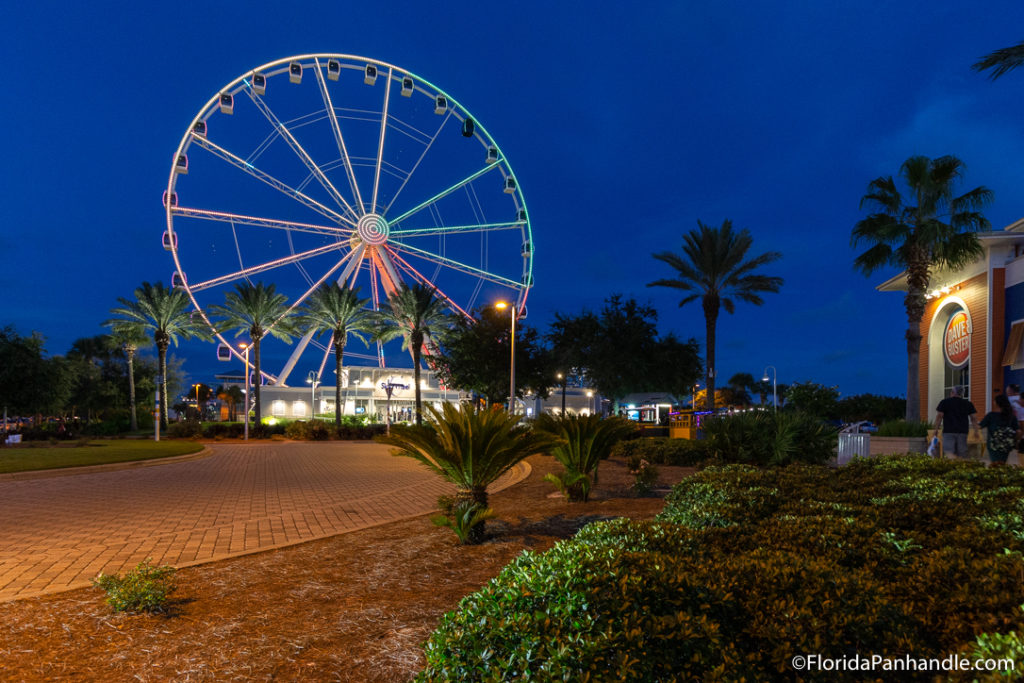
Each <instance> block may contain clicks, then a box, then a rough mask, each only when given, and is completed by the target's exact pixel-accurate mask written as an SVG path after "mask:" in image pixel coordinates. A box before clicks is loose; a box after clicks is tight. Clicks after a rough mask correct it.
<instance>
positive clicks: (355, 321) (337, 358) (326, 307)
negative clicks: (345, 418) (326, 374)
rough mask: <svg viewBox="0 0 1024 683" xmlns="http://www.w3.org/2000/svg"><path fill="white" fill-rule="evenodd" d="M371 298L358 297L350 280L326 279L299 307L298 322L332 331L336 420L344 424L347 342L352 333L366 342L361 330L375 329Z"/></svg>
mask: <svg viewBox="0 0 1024 683" xmlns="http://www.w3.org/2000/svg"><path fill="white" fill-rule="evenodd" d="M369 302H370V300H369V299H360V298H359V288H358V287H357V288H355V289H351V288H349V286H348V284H347V283H346V284H343V285H341V284H337V283H331V282H325V283H324V284H322V285H321V286H320V288H319V289H317V290H316V291H315V292H313V294H312V295H310V297H309V298H308V299H307V300H306V303H305V304H304V305H303V307H302V308H300V309H299V311H298V324H299V325H300V326H304V327H307V328H309V329H311V330H314V331H315V332H316V333H317V334H320V333H323V332H330V333H331V345H332V346H333V347H334V373H335V375H336V377H337V379H336V381H335V382H334V406H335V408H334V424H335V425H336V426H337V427H338V428H340V427H341V412H342V407H343V406H342V403H341V377H342V374H341V371H342V360H343V358H344V356H345V343H346V342H347V341H348V336H349V335H350V334H351V335H352V336H354V337H355V338H357V339H359V340H360V341H361V342H363V343H364V344H365V343H366V338H365V337H363V336H362V334H360V333H361V332H372V331H373V317H372V312H371V311H370V310H368V309H367V308H366V305H367V304H368V303H369Z"/></svg>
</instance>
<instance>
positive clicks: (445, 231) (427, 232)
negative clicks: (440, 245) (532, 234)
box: [390, 221, 526, 238]
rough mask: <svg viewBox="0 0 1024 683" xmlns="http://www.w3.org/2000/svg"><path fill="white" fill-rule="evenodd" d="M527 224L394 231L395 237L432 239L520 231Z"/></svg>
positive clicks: (490, 224) (496, 224)
mask: <svg viewBox="0 0 1024 683" xmlns="http://www.w3.org/2000/svg"><path fill="white" fill-rule="evenodd" d="M524 225H526V223H524V222H523V221H510V222H508V223H478V224H476V225H440V226H438V227H436V228H410V229H409V230H392V231H391V233H390V234H391V235H392V236H394V237H399V238H401V237H430V236H435V235H452V234H455V233H462V232H495V231H497V230H518V229H520V228H522V227H523V226H524Z"/></svg>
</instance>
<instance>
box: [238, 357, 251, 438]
mask: <svg viewBox="0 0 1024 683" xmlns="http://www.w3.org/2000/svg"><path fill="white" fill-rule="evenodd" d="M250 346H251V345H250V344H247V343H245V342H242V343H241V344H239V345H238V348H240V349H242V351H243V352H244V353H245V440H246V441H248V440H249V347H250Z"/></svg>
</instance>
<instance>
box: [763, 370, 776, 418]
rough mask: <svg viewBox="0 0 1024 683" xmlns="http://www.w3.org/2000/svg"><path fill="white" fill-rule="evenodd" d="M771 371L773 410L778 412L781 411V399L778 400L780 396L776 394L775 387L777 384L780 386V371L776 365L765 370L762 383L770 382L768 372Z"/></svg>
mask: <svg viewBox="0 0 1024 683" xmlns="http://www.w3.org/2000/svg"><path fill="white" fill-rule="evenodd" d="M769 370H771V371H772V410H774V411H776V412H777V411H778V410H779V399H778V396H777V395H776V393H775V386H776V384H778V379H779V371H778V370H776V369H775V366H774V365H769V366H768V367H766V368H765V369H764V377H762V378H761V381H762V382H767V381H768V371H769Z"/></svg>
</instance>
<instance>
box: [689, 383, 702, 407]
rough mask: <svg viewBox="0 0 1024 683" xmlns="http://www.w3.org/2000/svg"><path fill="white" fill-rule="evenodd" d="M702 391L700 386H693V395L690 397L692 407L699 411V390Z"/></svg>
mask: <svg viewBox="0 0 1024 683" xmlns="http://www.w3.org/2000/svg"><path fill="white" fill-rule="evenodd" d="M698 389H700V385H699V384H694V385H693V393H692V394H691V395H690V407H691V408H693V409H694V410H697V390H698Z"/></svg>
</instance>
